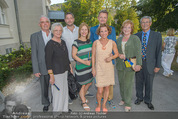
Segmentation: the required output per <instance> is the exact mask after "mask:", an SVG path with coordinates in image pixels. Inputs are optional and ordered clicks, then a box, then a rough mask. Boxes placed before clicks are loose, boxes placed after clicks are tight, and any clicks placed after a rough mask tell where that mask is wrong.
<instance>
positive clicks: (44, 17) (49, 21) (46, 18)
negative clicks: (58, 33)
mask: <svg viewBox="0 0 178 119" xmlns="http://www.w3.org/2000/svg"><path fill="white" fill-rule="evenodd" d="M43 17H44V18H46V19H48V21H49V23H50V19H49V18H48V17H47V16H45V15H41V16H40V19H41V18H43ZM39 23H40V20H39Z"/></svg>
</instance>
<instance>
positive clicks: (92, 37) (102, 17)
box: [90, 10, 116, 108]
mask: <svg viewBox="0 0 178 119" xmlns="http://www.w3.org/2000/svg"><path fill="white" fill-rule="evenodd" d="M107 20H108V12H107V10H101V11H100V12H99V14H98V21H99V25H100V24H106V23H107ZM99 25H96V26H94V27H91V28H90V40H91V41H92V42H94V41H95V40H98V39H100V38H101V37H100V36H99V35H97V34H96V31H97V29H98V27H99ZM110 27H111V29H112V31H111V34H109V35H108V37H107V38H108V39H112V40H113V41H115V42H116V31H115V28H114V27H113V26H110ZM112 62H113V64H115V63H114V60H112ZM112 99H113V86H110V88H109V97H108V103H109V104H110V105H111V106H112V107H113V108H115V107H116V106H115V104H114V102H113V101H112Z"/></svg>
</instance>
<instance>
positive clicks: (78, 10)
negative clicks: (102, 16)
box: [62, 0, 104, 26]
mask: <svg viewBox="0 0 178 119" xmlns="http://www.w3.org/2000/svg"><path fill="white" fill-rule="evenodd" d="M103 2H104V0H100V1H99V0H68V1H67V2H65V3H64V4H63V6H62V9H63V11H64V12H65V13H66V12H72V13H73V14H74V16H75V24H76V25H77V26H78V25H80V24H81V23H82V22H86V23H87V24H88V25H89V26H95V25H96V24H98V20H97V17H98V13H99V11H100V10H102V5H103Z"/></svg>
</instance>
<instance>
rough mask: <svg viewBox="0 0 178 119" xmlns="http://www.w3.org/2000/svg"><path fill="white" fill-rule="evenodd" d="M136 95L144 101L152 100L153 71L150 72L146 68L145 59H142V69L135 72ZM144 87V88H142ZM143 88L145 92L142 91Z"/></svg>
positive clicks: (149, 101)
mask: <svg viewBox="0 0 178 119" xmlns="http://www.w3.org/2000/svg"><path fill="white" fill-rule="evenodd" d="M135 75H136V96H137V98H138V99H139V100H144V102H147V103H151V102H152V94H153V93H152V92H153V79H154V76H155V73H153V74H150V73H149V72H148V70H147V66H146V61H145V60H142V69H141V70H140V71H139V72H136V74H135ZM144 88H145V89H144ZM144 90H145V94H143V91H144Z"/></svg>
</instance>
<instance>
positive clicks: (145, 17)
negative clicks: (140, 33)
mask: <svg viewBox="0 0 178 119" xmlns="http://www.w3.org/2000/svg"><path fill="white" fill-rule="evenodd" d="M142 19H149V21H150V22H152V18H151V17H150V16H143V17H142V18H141V19H140V23H142Z"/></svg>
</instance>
